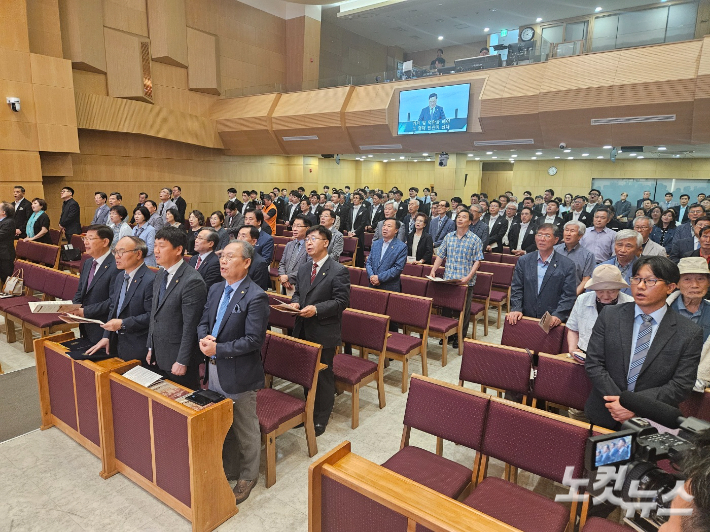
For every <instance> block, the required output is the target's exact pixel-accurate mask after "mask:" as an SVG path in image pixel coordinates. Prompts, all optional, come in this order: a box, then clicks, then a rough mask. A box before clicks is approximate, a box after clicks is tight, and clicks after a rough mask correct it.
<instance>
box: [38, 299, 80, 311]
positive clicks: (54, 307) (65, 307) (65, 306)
mask: <svg viewBox="0 0 710 532" xmlns="http://www.w3.org/2000/svg"><path fill="white" fill-rule="evenodd" d="M29 305H30V311H31V312H32V313H33V314H48V313H52V312H71V311H72V310H76V309H80V308H81V305H80V304H74V303H73V302H72V301H33V302H31V303H29Z"/></svg>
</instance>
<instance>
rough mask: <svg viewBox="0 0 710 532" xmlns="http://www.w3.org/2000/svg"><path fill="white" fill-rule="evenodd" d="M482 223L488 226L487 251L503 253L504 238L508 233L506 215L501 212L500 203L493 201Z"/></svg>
mask: <svg viewBox="0 0 710 532" xmlns="http://www.w3.org/2000/svg"><path fill="white" fill-rule="evenodd" d="M481 221H482V222H483V223H484V224H486V225H487V226H488V246H487V247H486V249H485V250H486V251H494V252H498V253H500V252H501V251H503V244H502V241H503V237H504V236H505V233H506V232H507V231H508V222H507V221H506V217H505V213H504V212H501V211H500V201H498V200H493V201H491V204H490V206H489V207H488V212H487V213H486V214H484V215H483V218H481Z"/></svg>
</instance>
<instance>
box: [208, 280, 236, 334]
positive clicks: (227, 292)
mask: <svg viewBox="0 0 710 532" xmlns="http://www.w3.org/2000/svg"><path fill="white" fill-rule="evenodd" d="M232 292H234V288H232V287H231V286H229V285H227V288H225V289H224V294H222V302H221V303H220V304H219V309H217V317H216V318H215V320H214V327H212V336H214V337H215V338H217V335H218V334H219V327H220V325H221V324H222V319H223V318H224V313H225V312H227V307H228V306H229V296H231V295H232Z"/></svg>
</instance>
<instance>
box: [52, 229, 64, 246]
mask: <svg viewBox="0 0 710 532" xmlns="http://www.w3.org/2000/svg"><path fill="white" fill-rule="evenodd" d="M62 233H64V230H63V229H50V230H49V240H51V242H52V245H54V246H58V245H59V242H61V240H62Z"/></svg>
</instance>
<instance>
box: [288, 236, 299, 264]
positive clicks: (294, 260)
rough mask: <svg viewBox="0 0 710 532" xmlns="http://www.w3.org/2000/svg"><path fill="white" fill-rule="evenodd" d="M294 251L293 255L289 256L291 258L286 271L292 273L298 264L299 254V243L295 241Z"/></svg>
mask: <svg viewBox="0 0 710 532" xmlns="http://www.w3.org/2000/svg"><path fill="white" fill-rule="evenodd" d="M295 248H296V249H294V250H293V253H292V254H291V258H290V260H289V261H288V270H289V271H293V269H294V267H295V266H296V263H297V262H298V254H299V253H300V252H301V241H300V240H296V246H295Z"/></svg>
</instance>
